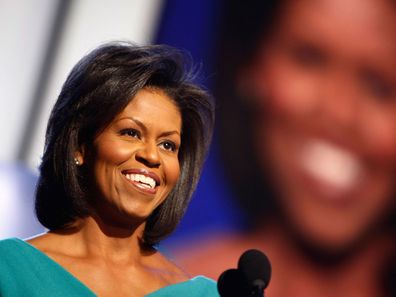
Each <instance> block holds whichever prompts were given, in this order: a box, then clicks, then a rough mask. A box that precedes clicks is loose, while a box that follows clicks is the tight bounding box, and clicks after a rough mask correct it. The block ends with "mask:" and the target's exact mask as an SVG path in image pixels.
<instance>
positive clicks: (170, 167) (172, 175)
mask: <svg viewBox="0 0 396 297" xmlns="http://www.w3.org/2000/svg"><path fill="white" fill-rule="evenodd" d="M165 170H166V173H167V183H168V185H169V187H171V188H172V189H173V187H174V186H175V185H176V183H177V181H178V180H179V177H180V164H179V160H178V159H177V158H172V159H171V160H168V162H166V168H165Z"/></svg>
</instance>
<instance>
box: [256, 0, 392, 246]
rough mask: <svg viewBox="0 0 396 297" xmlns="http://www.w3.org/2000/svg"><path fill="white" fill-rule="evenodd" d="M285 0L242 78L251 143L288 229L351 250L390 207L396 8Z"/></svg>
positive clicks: (357, 0) (355, 1)
mask: <svg viewBox="0 0 396 297" xmlns="http://www.w3.org/2000/svg"><path fill="white" fill-rule="evenodd" d="M391 2H392V1H387V0H299V1H288V3H287V4H286V5H285V7H284V10H283V11H282V13H281V14H280V18H279V20H278V22H277V23H276V25H275V26H274V28H273V29H274V31H273V34H272V35H271V36H270V37H269V40H266V42H265V45H263V46H262V47H261V49H260V51H259V53H258V55H257V57H256V60H255V61H254V63H252V65H253V66H252V67H251V68H250V70H249V71H250V72H248V74H249V75H250V76H249V75H248V77H249V79H250V83H251V85H250V88H251V89H252V90H253V92H254V93H255V95H256V98H257V100H258V101H255V103H256V104H257V105H258V107H259V108H257V109H258V110H259V112H258V116H257V117H256V118H255V127H254V128H255V129H256V130H255V131H257V134H256V135H257V137H256V144H255V145H256V148H257V151H258V155H259V156H260V158H261V162H262V167H263V168H265V169H266V170H268V172H269V174H270V175H271V177H272V179H273V180H272V182H273V184H274V185H275V188H276V189H277V191H278V192H279V194H280V195H279V196H280V197H279V198H280V204H281V206H282V209H283V210H284V212H285V214H286V217H287V219H288V222H289V224H290V226H293V228H294V230H295V231H296V232H297V233H298V234H299V235H300V236H302V237H303V238H305V240H309V241H311V242H314V243H315V244H317V245H319V246H323V247H326V248H331V249H340V248H345V247H347V246H350V245H351V244H353V243H355V242H356V241H357V240H358V239H360V238H362V236H364V235H367V234H368V232H369V230H371V229H372V228H373V227H374V226H376V225H377V223H379V222H380V221H381V219H383V218H384V217H386V215H387V214H388V213H389V212H390V211H391V210H392V209H394V205H393V204H394V201H393V198H394V193H395V184H396V183H395V180H396V179H395V178H396V6H395V5H394V3H391Z"/></svg>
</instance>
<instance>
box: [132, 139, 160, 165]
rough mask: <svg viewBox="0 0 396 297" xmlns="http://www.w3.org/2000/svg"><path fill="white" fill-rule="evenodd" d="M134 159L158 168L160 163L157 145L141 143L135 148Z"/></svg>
mask: <svg viewBox="0 0 396 297" xmlns="http://www.w3.org/2000/svg"><path fill="white" fill-rule="evenodd" d="M135 159H136V160H137V161H139V162H141V163H143V164H144V165H146V166H147V167H150V168H158V167H159V166H160V165H161V159H160V156H159V153H158V147H157V145H156V144H154V143H145V144H143V145H142V147H141V148H139V149H138V150H137V152H136V154H135Z"/></svg>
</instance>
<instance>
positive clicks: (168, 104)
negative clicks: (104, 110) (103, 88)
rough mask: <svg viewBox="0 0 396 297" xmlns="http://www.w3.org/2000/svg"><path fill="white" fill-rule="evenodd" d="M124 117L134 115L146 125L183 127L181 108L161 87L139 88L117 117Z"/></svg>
mask: <svg viewBox="0 0 396 297" xmlns="http://www.w3.org/2000/svg"><path fill="white" fill-rule="evenodd" d="M124 117H133V118H135V119H137V120H140V121H141V122H143V123H145V124H146V125H154V124H157V125H158V124H160V125H161V126H162V127H164V128H169V129H177V130H180V129H181V121H182V118H181V113H180V110H179V108H178V106H177V105H176V103H175V102H174V100H173V99H172V98H170V97H169V96H168V95H167V94H166V93H165V92H164V91H163V90H161V89H156V88H144V89H141V90H139V91H138V92H137V94H136V95H135V96H134V97H133V98H132V100H131V101H130V102H129V103H128V105H127V106H126V107H125V108H124V110H122V111H121V112H120V113H119V114H118V115H117V116H116V119H120V118H124Z"/></svg>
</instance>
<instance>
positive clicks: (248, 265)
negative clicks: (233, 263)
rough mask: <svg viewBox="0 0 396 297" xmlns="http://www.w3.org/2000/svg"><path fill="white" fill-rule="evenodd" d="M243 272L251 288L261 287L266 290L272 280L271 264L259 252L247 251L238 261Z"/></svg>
mask: <svg viewBox="0 0 396 297" xmlns="http://www.w3.org/2000/svg"><path fill="white" fill-rule="evenodd" d="M238 270H240V271H241V273H242V274H243V276H244V277H245V279H246V281H247V283H248V284H249V286H250V287H253V286H259V287H260V289H265V288H266V287H267V286H268V284H269V281H270V279H271V263H270V261H269V260H268V258H267V256H266V255H264V254H263V253H262V252H261V251H259V250H247V251H246V252H244V253H243V254H242V256H241V257H240V258H239V261H238Z"/></svg>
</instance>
